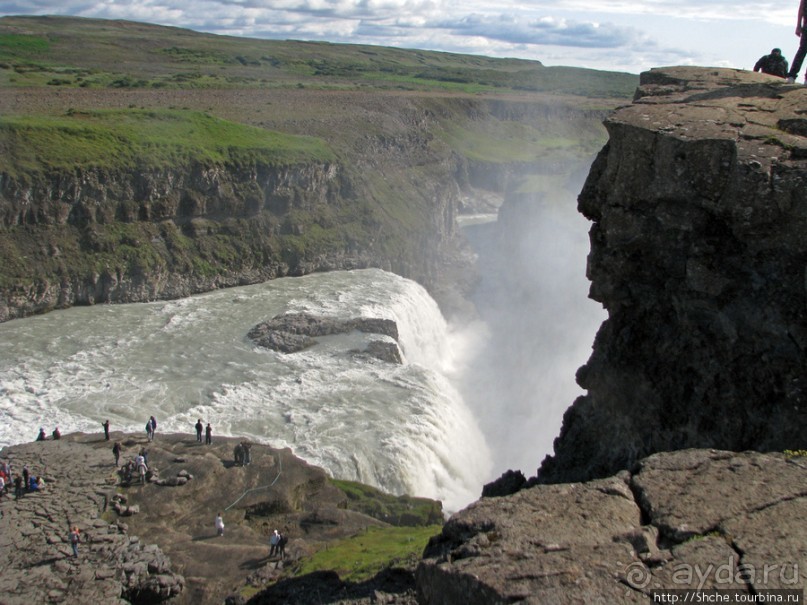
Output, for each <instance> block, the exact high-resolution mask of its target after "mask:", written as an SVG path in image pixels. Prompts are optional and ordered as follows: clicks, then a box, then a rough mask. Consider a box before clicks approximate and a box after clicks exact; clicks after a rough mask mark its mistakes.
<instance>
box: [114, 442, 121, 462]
mask: <svg viewBox="0 0 807 605" xmlns="http://www.w3.org/2000/svg"><path fill="white" fill-rule="evenodd" d="M120 452H121V447H120V443H118V442H117V441H116V442H115V445H113V446H112V454H113V455H114V456H115V466H116V467H117V466H119V465H120Z"/></svg>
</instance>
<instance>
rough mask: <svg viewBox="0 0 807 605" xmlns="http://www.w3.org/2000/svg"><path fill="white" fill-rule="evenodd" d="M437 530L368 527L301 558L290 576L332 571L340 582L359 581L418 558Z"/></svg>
mask: <svg viewBox="0 0 807 605" xmlns="http://www.w3.org/2000/svg"><path fill="white" fill-rule="evenodd" d="M441 529H442V526H440V525H431V526H427V527H416V528H411V527H369V528H367V529H366V530H365V531H364V532H362V533H361V534H359V535H357V536H353V537H351V538H346V539H344V540H339V541H337V542H333V543H331V544H329V545H328V546H327V547H326V548H324V549H323V550H320V551H319V552H317V553H315V554H314V555H312V556H310V557H307V558H305V559H303V560H302V561H301V563H300V564H299V565H298V566H297V567H296V568H295V569H294V575H296V576H300V575H305V574H309V573H312V572H315V571H320V570H333V571H335V572H336V573H338V574H339V577H340V578H342V580H346V581H350V582H362V581H364V580H367V579H369V578H371V577H373V576H374V575H376V574H377V573H378V572H380V571H381V570H383V569H385V568H388V567H392V566H395V565H401V564H403V563H404V562H407V561H408V562H414V561H415V560H418V559H420V557H421V555H422V554H423V549H424V548H425V547H426V544H427V543H428V541H429V538H431V537H432V536H434V535H436V534H438V533H440V531H441Z"/></svg>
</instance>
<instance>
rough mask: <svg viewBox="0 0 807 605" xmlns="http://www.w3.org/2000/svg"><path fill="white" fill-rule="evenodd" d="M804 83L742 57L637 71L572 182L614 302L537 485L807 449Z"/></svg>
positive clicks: (596, 291) (602, 298)
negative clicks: (694, 458) (744, 62)
mask: <svg viewBox="0 0 807 605" xmlns="http://www.w3.org/2000/svg"><path fill="white" fill-rule="evenodd" d="M805 105H807V89H804V87H801V86H798V87H794V86H786V85H784V83H783V81H782V80H779V79H776V78H769V77H767V76H762V75H760V74H754V73H748V72H742V71H737V70H724V69H705V68H662V69H658V70H652V71H650V72H648V73H645V74H642V76H641V85H640V87H639V89H638V90H637V93H636V98H635V100H634V102H633V104H632V105H630V106H627V107H624V108H621V109H620V110H618V111H616V112H615V113H614V114H613V115H612V116H610V117H609V118H608V119H607V121H606V128H607V129H608V133H609V142H608V144H607V145H606V146H605V148H604V149H603V150H602V151H601V153H600V154H599V156H598V157H597V159H596V160H595V162H594V164H593V166H592V168H591V172H590V174H589V176H588V179H587V181H586V184H585V186H584V188H583V190H582V192H581V194H580V196H579V200H578V201H579V209H580V211H581V212H582V213H583V214H584V215H585V216H586V217H587V218H589V219H590V220H591V221H592V227H591V231H590V240H591V251H590V254H589V258H588V269H587V271H588V275H589V278H590V280H591V289H590V296H591V297H592V298H594V299H595V300H597V301H599V302H601V303H602V304H603V306H604V307H605V308H606V310H607V311H608V319H607V321H605V323H604V324H603V325H602V327H601V329H600V331H599V333H598V335H597V338H596V342H595V343H594V350H593V353H592V356H591V358H590V359H589V361H588V363H587V364H586V365H585V366H584V367H582V368H580V370H579V371H578V373H577V380H578V383H579V384H580V385H581V386H582V387H583V388H584V389H586V390H587V394H586V395H584V396H581V397H579V398H578V399H577V401H575V402H574V404H573V405H572V406H571V407H570V408H569V409H568V410H567V412H566V413H565V415H564V421H563V428H562V430H561V433H560V435H559V437H558V438H557V439H556V440H555V444H554V451H555V453H554V456H549V457H547V459H546V460H544V462H543V464H542V466H541V468H540V470H539V479H540V480H541V481H543V482H550V483H554V482H559V481H579V480H587V479H591V478H594V477H604V476H607V475H609V474H612V473H614V472H616V471H618V470H619V469H626V468H630V467H631V466H632V464H633V463H634V462H635V461H636V460H638V459H640V458H642V457H644V456H647V455H650V454H652V453H654V452H659V451H666V450H677V449H682V448H690V447H708V448H719V449H724V450H735V451H743V450H759V451H777V450H778V451H782V450H784V449H788V448H791V449H798V448H801V447H803V444H804V440H803V435H804V428H805V423H807V408H805V395H806V394H805V388H807V372H806V371H805V364H804V355H805V348H806V347H807V318H806V317H805V313H807V292H806V291H805V277H806V276H807V273H805V269H806V268H807V239H805V237H804V235H805V233H807V163H806V162H805V158H807V139H805V138H804V135H805V134H807V120H805V119H804V117H803V114H804V107H805Z"/></svg>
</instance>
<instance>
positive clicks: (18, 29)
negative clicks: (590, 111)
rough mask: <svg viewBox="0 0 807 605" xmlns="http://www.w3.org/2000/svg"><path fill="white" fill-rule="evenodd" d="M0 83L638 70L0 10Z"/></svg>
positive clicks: (467, 85) (619, 83)
mask: <svg viewBox="0 0 807 605" xmlns="http://www.w3.org/2000/svg"><path fill="white" fill-rule="evenodd" d="M0 65H2V66H4V69H0V86H2V85H10V86H31V85H48V84H49V85H51V86H84V87H152V88H154V87H157V88H160V87H166V88H210V87H226V86H230V87H233V86H237V87H243V86H252V87H264V88H266V87H289V86H306V85H310V86H315V87H318V88H341V89H345V88H376V89H384V88H386V89H403V90H432V91H434V90H444V91H446V90H453V91H462V92H466V93H478V92H484V91H506V90H520V91H534V92H550V93H553V94H572V95H575V96H581V97H625V96H627V95H629V94H630V93H632V91H633V89H634V88H635V86H636V83H637V77H636V76H634V75H630V74H622V73H614V72H604V71H595V70H587V69H579V68H571V67H544V66H543V65H541V63H540V62H537V61H526V60H520V59H493V58H488V57H482V56H475V55H461V54H452V53H440V52H434V51H422V50H403V49H395V48H389V47H376V46H362V45H347V44H329V43H322V42H300V41H278V40H256V39H249V38H235V37H229V36H215V35H212V34H201V33H196V32H192V31H189V30H182V29H178V28H168V27H162V26H156V25H149V24H143V23H133V22H126V21H101V20H94V19H82V18H67V17H4V18H0Z"/></svg>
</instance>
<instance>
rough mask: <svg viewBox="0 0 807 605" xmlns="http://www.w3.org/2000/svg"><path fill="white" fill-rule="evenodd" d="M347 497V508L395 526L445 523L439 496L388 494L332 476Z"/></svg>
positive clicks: (335, 483)
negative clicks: (432, 498) (422, 496)
mask: <svg viewBox="0 0 807 605" xmlns="http://www.w3.org/2000/svg"><path fill="white" fill-rule="evenodd" d="M331 482H332V483H333V484H334V485H335V486H336V487H338V488H339V489H341V490H342V491H343V492H345V494H346V495H347V497H348V504H347V508H348V509H349V510H355V511H358V512H361V513H364V514H365V515H368V516H370V517H373V518H375V519H379V520H380V521H384V522H386V523H389V524H391V525H395V526H407V527H413V526H421V527H423V526H427V527H429V526H433V525H435V524H439V523H442V521H443V513H442V506H441V504H440V502H438V501H437V500H431V499H429V498H415V497H412V496H406V495H404V496H393V495H390V494H385V493H384V492H382V491H380V490H377V489H376V488H374V487H370V486H369V485H364V484H363V483H357V482H355V481H344V480H337V479H332V480H331Z"/></svg>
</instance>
